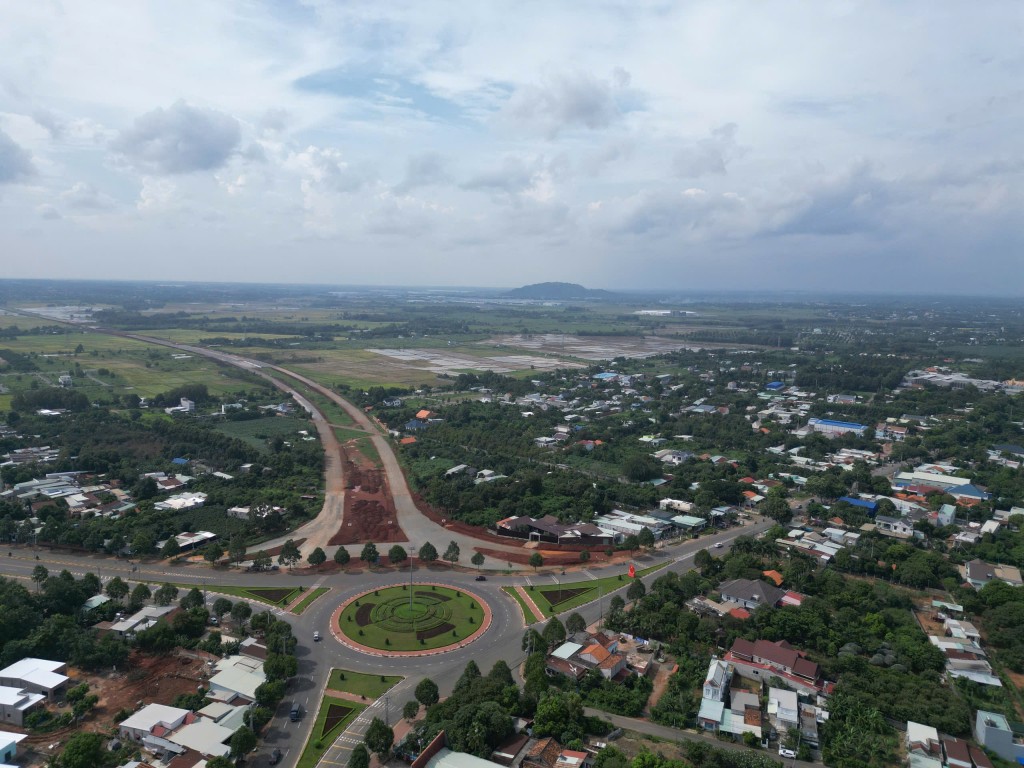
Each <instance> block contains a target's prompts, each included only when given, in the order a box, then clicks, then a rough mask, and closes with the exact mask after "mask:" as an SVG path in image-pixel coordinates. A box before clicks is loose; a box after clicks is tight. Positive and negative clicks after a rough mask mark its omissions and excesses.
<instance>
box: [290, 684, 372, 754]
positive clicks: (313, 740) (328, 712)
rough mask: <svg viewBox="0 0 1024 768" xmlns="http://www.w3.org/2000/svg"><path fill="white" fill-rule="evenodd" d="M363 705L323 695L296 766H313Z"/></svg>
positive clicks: (361, 709)
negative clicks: (307, 739)
mask: <svg viewBox="0 0 1024 768" xmlns="http://www.w3.org/2000/svg"><path fill="white" fill-rule="evenodd" d="M364 709H365V707H364V706H363V705H362V704H357V703H356V702H354V701H346V700H344V699H336V698H334V697H333V696H325V697H324V699H323V701H321V702H320V710H319V711H318V712H317V713H316V721H315V722H314V723H313V730H312V731H311V732H310V734H309V741H307V742H306V747H305V749H303V750H302V755H300V756H299V762H298V763H296V767H297V768H314V766H316V764H317V763H319V762H320V758H321V757H323V756H324V752H326V751H327V748H328V747H330V746H331V744H333V743H334V740H335V739H336V738H338V736H339V735H341V734H342V733H343V732H344V730H345V729H346V728H348V726H349V725H350V724H351V723H352V721H353V720H355V719H356V717H358V716H359V713H360V712H362V711H363V710H364Z"/></svg>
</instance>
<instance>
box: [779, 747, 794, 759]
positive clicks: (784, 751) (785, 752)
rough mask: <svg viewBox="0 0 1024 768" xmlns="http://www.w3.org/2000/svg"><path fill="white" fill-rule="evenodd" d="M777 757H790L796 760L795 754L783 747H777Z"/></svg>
mask: <svg viewBox="0 0 1024 768" xmlns="http://www.w3.org/2000/svg"><path fill="white" fill-rule="evenodd" d="M779 757H790V758H796V752H795V751H793V750H792V749H786V748H785V747H779Z"/></svg>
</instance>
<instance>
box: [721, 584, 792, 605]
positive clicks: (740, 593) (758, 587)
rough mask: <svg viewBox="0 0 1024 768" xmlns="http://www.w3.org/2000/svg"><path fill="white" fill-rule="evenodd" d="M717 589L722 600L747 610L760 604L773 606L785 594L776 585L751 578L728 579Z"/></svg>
mask: <svg viewBox="0 0 1024 768" xmlns="http://www.w3.org/2000/svg"><path fill="white" fill-rule="evenodd" d="M718 591H719V592H720V593H721V595H722V600H723V601H727V602H730V603H736V604H737V605H740V606H742V607H743V608H746V609H748V610H754V609H755V608H759V607H761V606H762V605H767V606H770V607H773V608H774V607H775V605H776V604H777V603H778V602H779V601H780V600H781V599H782V598H783V596H784V595H785V594H786V593H785V592H784V591H783V590H781V589H779V588H778V587H773V586H772V585H771V584H768V583H766V582H763V581H759V580H758V581H754V580H753V579H734V580H733V581H728V582H726V583H725V584H722V586H721V587H719V590H718Z"/></svg>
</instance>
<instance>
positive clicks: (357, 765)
mask: <svg viewBox="0 0 1024 768" xmlns="http://www.w3.org/2000/svg"><path fill="white" fill-rule="evenodd" d="M348 768H370V752H369V751H368V750H367V749H366V745H365V744H356V746H355V747H354V748H353V749H352V754H351V755H350V756H349V758H348Z"/></svg>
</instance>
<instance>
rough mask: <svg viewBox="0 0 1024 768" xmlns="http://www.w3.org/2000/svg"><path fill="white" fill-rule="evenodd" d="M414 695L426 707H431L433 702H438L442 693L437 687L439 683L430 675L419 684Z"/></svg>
mask: <svg viewBox="0 0 1024 768" xmlns="http://www.w3.org/2000/svg"><path fill="white" fill-rule="evenodd" d="M413 695H414V696H416V701H418V702H419V703H420V704H422V705H423V706H424V707H429V706H431V705H432V704H437V701H438V698H439V695H440V693H439V691H438V689H437V683H435V682H434V681H433V680H431V679H430V678H429V677H424V678H423V679H422V680H420V682H419V683H418V684H417V686H416V691H415V692H414V694H413Z"/></svg>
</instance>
